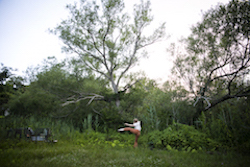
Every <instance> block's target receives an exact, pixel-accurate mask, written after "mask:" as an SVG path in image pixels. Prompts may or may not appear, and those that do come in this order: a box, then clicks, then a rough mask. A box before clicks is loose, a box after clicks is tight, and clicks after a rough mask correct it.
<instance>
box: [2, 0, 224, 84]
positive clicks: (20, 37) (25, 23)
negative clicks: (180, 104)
mask: <svg viewBox="0 0 250 167" xmlns="http://www.w3.org/2000/svg"><path fill="white" fill-rule="evenodd" d="M75 1H77V2H78V0H0V63H3V64H4V65H5V66H8V67H12V68H17V69H18V70H19V72H18V74H20V75H21V74H22V71H25V70H26V69H27V67H29V66H36V65H37V64H40V63H41V62H42V60H43V59H45V58H47V57H48V56H55V57H56V58H57V59H58V60H62V59H64V58H65V57H67V56H70V55H66V54H64V53H61V47H62V45H63V43H62V42H61V41H60V40H59V38H58V37H57V36H55V35H53V34H50V33H49V32H48V29H49V28H54V27H55V26H56V25H57V24H59V23H60V22H61V20H63V19H65V18H67V16H68V15H69V13H68V10H67V9H66V8H65V6H66V4H69V3H73V2H75ZM124 2H125V4H127V7H129V9H130V8H131V7H132V6H133V5H132V4H133V3H139V2H140V0H124ZM132 2H133V3H132ZM228 2H229V0H151V4H152V6H151V7H152V14H153V15H154V24H155V25H159V23H161V22H166V34H169V35H171V37H170V38H169V39H168V40H166V41H163V42H161V43H158V44H155V45H153V46H150V48H149V58H148V59H146V60H142V61H141V63H140V66H139V67H136V68H135V69H134V70H143V71H145V72H146V74H147V75H148V77H150V78H152V79H156V80H158V81H161V82H162V81H165V80H166V79H167V76H168V75H169V74H170V68H171V62H170V57H169V55H168V53H167V52H166V49H167V47H168V45H169V44H170V43H171V42H175V41H177V40H178V39H180V38H181V37H182V36H183V37H187V36H188V35H189V34H190V28H191V26H192V25H194V24H195V23H197V22H198V21H200V20H201V18H202V12H201V11H207V10H208V9H210V8H211V7H212V6H213V7H215V6H216V5H217V4H218V3H223V4H225V3H228Z"/></svg>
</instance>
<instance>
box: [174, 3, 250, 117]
mask: <svg viewBox="0 0 250 167" xmlns="http://www.w3.org/2000/svg"><path fill="white" fill-rule="evenodd" d="M249 8H250V4H249V2H248V1H239V0H231V1H230V2H229V3H228V4H225V5H222V4H219V5H217V6H216V7H214V8H211V9H210V10H208V11H207V12H205V13H204V14H203V18H202V21H201V22H198V23H197V24H196V25H195V26H193V27H192V29H191V30H192V34H191V35H190V36H189V37H188V38H187V39H185V40H183V43H182V46H184V47H185V51H184V52H183V51H181V52H178V51H176V50H175V49H174V50H172V53H173V54H174V55H175V56H176V59H175V61H174V71H175V72H176V73H175V74H176V75H177V76H178V77H180V78H182V79H183V80H185V83H186V84H188V86H189V88H190V93H192V94H193V96H194V97H195V98H197V99H196V100H198V99H199V100H198V101H199V102H198V103H197V105H196V107H197V114H196V119H197V118H198V117H199V116H200V114H201V111H205V110H207V109H209V108H212V107H214V106H216V105H218V104H220V103H223V102H225V101H227V100H230V99H233V98H235V97H248V96H249V88H250V87H249V82H248V80H249V78H247V75H248V73H249V67H250V66H249V65H250V61H249V47H248V46H249V25H248V21H249V19H250V13H249ZM236 50H237V52H235V51H236ZM175 51H176V52H175Z"/></svg>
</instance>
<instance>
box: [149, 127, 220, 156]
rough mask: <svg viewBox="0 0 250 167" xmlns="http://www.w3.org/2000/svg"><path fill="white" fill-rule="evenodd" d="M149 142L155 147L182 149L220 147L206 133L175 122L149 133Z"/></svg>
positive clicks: (211, 148)
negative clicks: (165, 127)
mask: <svg viewBox="0 0 250 167" xmlns="http://www.w3.org/2000/svg"><path fill="white" fill-rule="evenodd" d="M148 142H149V145H151V146H152V145H153V147H155V148H159V149H168V150H171V149H176V150H181V151H192V150H193V151H195V150H215V149H217V148H218V147H219V144H218V143H217V142H215V141H213V140H212V139H210V138H208V136H207V135H206V134H205V133H202V132H200V131H198V130H196V129H195V128H194V127H192V126H188V125H183V124H174V125H171V126H169V127H168V128H167V129H165V130H163V131H154V132H151V133H149V135H148Z"/></svg>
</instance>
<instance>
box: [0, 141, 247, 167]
mask: <svg viewBox="0 0 250 167" xmlns="http://www.w3.org/2000/svg"><path fill="white" fill-rule="evenodd" d="M0 146H1V147H0V148H1V149H0V166H1V167H8V166H9V167H44V166H46V167H50V166H51V167H57V166H58V167H68V166H69V167H71V166H72V167H74V166H76V167H78V166H84V167H96V166H97V167H99V166H109V167H115V166H116V167H122V166H128V167H129V166H131V167H132V166H137V167H140V166H145V167H150V166H152V167H158V166H159V167H168V166H173V167H174V166H175V167H195V166H196V167H215V166H225V167H238V166H241V167H244V166H249V164H250V159H249V156H247V155H240V154H235V153H227V154H219V153H213V154H208V153H205V152H195V153H191V152H180V151H175V150H174V151H166V150H157V149H153V150H150V149H148V148H143V147H138V148H136V149H134V148H132V146H128V147H118V146H112V145H108V144H107V145H102V146H99V145H98V146H94V145H86V146H84V145H81V144H80V145H79V144H76V143H73V142H69V141H59V142H58V143H56V144H49V143H43V142H38V143H35V142H27V141H22V142H13V141H11V142H9V141H4V142H1V144H0Z"/></svg>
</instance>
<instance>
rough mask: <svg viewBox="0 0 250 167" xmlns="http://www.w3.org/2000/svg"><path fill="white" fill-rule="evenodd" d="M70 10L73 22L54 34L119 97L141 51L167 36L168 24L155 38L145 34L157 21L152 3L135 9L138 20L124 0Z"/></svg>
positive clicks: (104, 0)
mask: <svg viewBox="0 0 250 167" xmlns="http://www.w3.org/2000/svg"><path fill="white" fill-rule="evenodd" d="M67 8H68V9H69V11H70V17H69V19H67V20H64V21H62V22H61V24H60V25H59V26H57V27H56V28H55V29H54V30H52V31H53V32H55V33H56V34H58V35H59V38H60V39H62V41H63V42H64V43H65V44H66V45H65V46H64V48H63V49H64V51H66V52H69V53H75V54H77V55H78V56H79V57H78V58H79V59H78V62H81V66H82V67H84V68H85V69H86V70H87V71H92V72H93V73H94V74H98V75H101V76H102V77H103V78H105V79H107V80H108V81H109V83H110V86H111V87H112V90H113V93H115V94H117V93H118V91H119V90H118V89H119V85H120V82H121V79H122V78H123V77H124V76H125V74H126V73H127V72H128V70H129V69H130V68H131V67H132V66H133V65H135V64H136V63H137V62H138V61H139V56H138V52H139V49H142V48H144V47H146V46H147V45H149V44H152V43H155V42H156V41H157V40H158V39H161V38H162V37H163V36H164V34H165V32H164V31H165V23H164V24H162V25H161V26H159V28H157V29H156V30H155V31H154V32H153V34H152V35H149V36H144V35H143V34H144V33H143V32H144V30H145V28H146V27H147V26H148V25H149V24H150V23H151V22H152V20H153V19H152V16H151V13H150V11H151V9H150V2H149V1H147V2H144V1H141V4H139V5H135V6H134V15H135V16H134V19H131V17H130V16H129V15H128V13H126V12H124V8H125V4H124V1H123V0H101V1H98V2H96V1H80V4H77V3H75V4H73V5H68V6H67ZM117 106H119V105H118V103H117Z"/></svg>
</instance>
